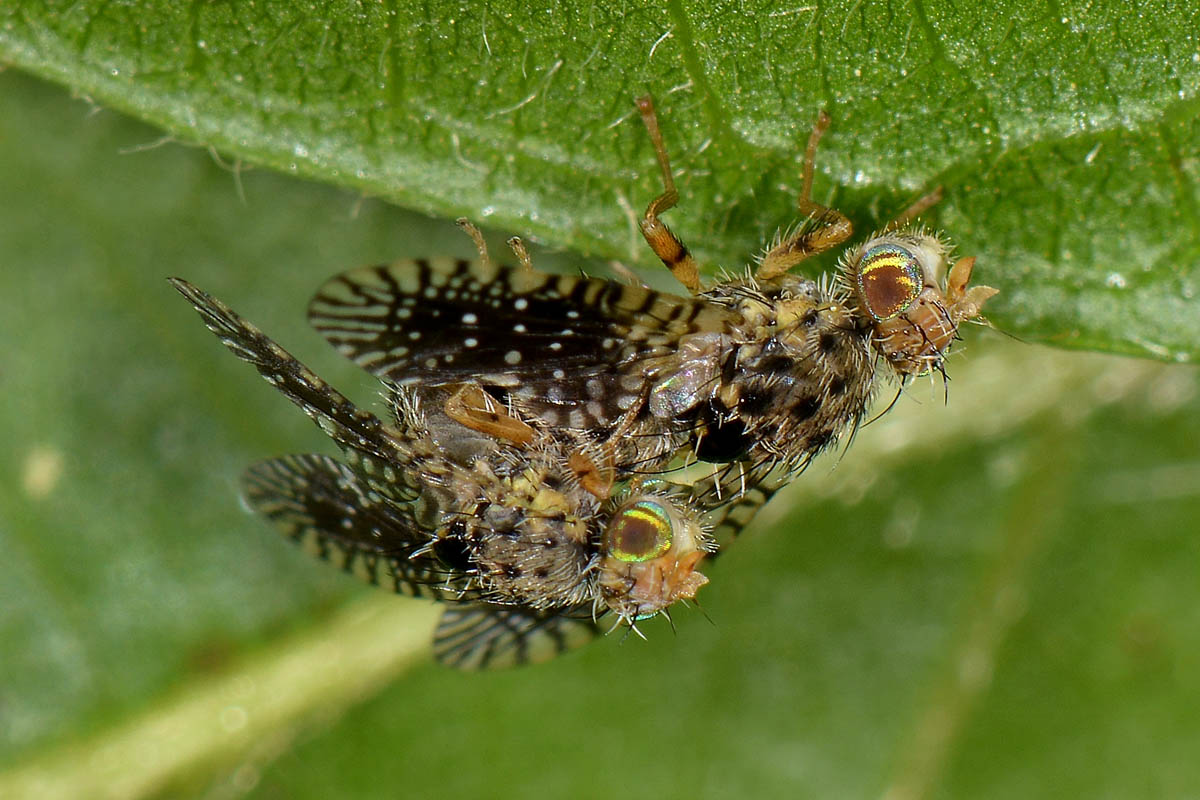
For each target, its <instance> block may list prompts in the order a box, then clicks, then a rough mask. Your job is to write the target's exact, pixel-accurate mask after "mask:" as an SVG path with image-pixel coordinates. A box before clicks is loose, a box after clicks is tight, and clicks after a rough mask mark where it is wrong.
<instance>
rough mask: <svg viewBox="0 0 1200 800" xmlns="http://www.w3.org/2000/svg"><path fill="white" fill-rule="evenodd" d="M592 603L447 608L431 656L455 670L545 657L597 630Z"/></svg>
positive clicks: (590, 636) (498, 666)
mask: <svg viewBox="0 0 1200 800" xmlns="http://www.w3.org/2000/svg"><path fill="white" fill-rule="evenodd" d="M590 609H591V605H590V604H589V605H588V606H587V608H586V609H585V608H583V607H580V608H577V609H574V610H573V611H572V612H571V613H566V614H563V613H559V614H553V613H539V612H537V611H533V610H531V609H526V608H521V607H518V606H497V605H477V606H451V607H449V608H447V609H446V610H445V611H443V612H442V619H441V621H440V622H439V623H438V626H437V631H436V632H435V633H434V635H433V657H434V658H436V659H437V660H438V661H440V662H441V663H443V664H445V665H446V666H449V667H455V668H456V669H466V670H473V669H503V668H505V667H516V666H520V665H522V664H538V663H541V662H543V661H549V660H550V659H552V658H554V657H555V656H557V655H558V654H559V653H563V652H565V651H567V650H572V649H574V648H576V647H579V646H581V645H584V644H586V643H588V642H590V641H591V640H592V639H594V638H595V637H596V635H597V634H598V633H599V632H600V631H599V628H598V627H597V625H596V623H595V622H593V621H592V618H591V614H590Z"/></svg>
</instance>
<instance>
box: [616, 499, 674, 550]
mask: <svg viewBox="0 0 1200 800" xmlns="http://www.w3.org/2000/svg"><path fill="white" fill-rule="evenodd" d="M671 531H672V524H671V516H670V514H669V513H668V512H667V509H666V508H664V507H663V505H662V504H661V503H657V502H655V501H653V500H639V501H637V502H635V503H632V504H631V505H629V506H627V507H625V508H623V509H621V510H620V511H618V512H617V514H615V515H614V516H613V520H612V522H611V523H609V526H608V530H607V532H606V533H605V545H606V548H607V549H608V551H609V553H610V554H611V555H612V556H613V557H614V558H617V559H620V560H621V561H626V562H631V563H637V562H642V561H650V560H653V559H655V558H658V557H659V556H661V555H662V554H663V553H665V552H667V551H668V550H670V549H671V538H672V537H671Z"/></svg>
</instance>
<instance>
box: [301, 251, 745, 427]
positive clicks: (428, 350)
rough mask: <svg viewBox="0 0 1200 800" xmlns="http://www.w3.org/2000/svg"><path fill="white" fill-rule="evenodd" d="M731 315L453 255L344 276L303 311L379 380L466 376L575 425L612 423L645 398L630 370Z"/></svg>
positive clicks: (427, 381)
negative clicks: (579, 420)
mask: <svg viewBox="0 0 1200 800" xmlns="http://www.w3.org/2000/svg"><path fill="white" fill-rule="evenodd" d="M731 319H732V316H731V315H730V313H729V312H728V311H727V310H726V309H724V308H721V307H719V306H716V305H714V304H711V303H707V302H704V301H702V300H696V299H691V298H684V297H677V296H674V295H670V294H664V293H661V292H655V291H653V290H651V289H646V288H643V287H638V286H624V285H621V284H618V283H614V282H612V281H607V280H601V279H597V278H585V277H581V276H569V275H548V274H545V273H540V272H537V271H535V270H532V269H529V268H525V267H515V268H514V267H497V266H494V265H491V264H485V263H484V262H481V261H465V260H453V259H429V260H424V259H422V260H413V261H399V262H396V263H394V264H390V265H387V266H380V267H368V268H365V269H358V270H354V271H351V272H347V273H345V274H343V275H340V276H338V277H336V278H333V279H332V280H330V281H328V282H327V283H326V284H325V285H324V286H322V287H321V289H320V291H319V292H318V293H317V295H316V296H315V297H314V298H313V300H312V303H311V304H310V306H309V320H310V321H311V322H312V324H313V326H314V327H315V328H316V329H317V330H318V331H319V332H320V333H321V334H322V335H323V336H324V337H325V338H326V339H327V340H328V341H329V342H330V343H331V344H332V345H333V346H334V347H335V348H337V350H338V351H339V352H340V353H342V354H343V355H345V356H346V357H348V358H350V359H351V360H353V361H354V362H355V363H357V364H359V365H360V366H362V367H363V368H364V369H366V370H367V371H369V372H371V373H372V374H374V375H377V376H378V377H380V378H383V379H386V380H388V381H393V382H395V383H400V384H416V383H419V384H424V385H441V384H450V383H460V382H465V381H472V380H473V381H477V382H479V383H481V384H484V385H486V386H489V387H500V388H503V389H507V390H510V391H513V392H514V393H515V394H516V395H517V396H518V397H519V398H520V399H521V400H522V401H523V405H524V406H525V407H526V408H527V409H528V410H530V411H532V412H534V413H538V414H539V415H540V416H543V418H546V414H544V413H543V412H544V411H545V412H550V411H554V410H559V411H561V410H564V409H573V410H577V411H579V412H580V413H582V412H583V410H585V409H586V411H587V414H588V415H589V416H590V417H591V419H590V420H583V424H582V425H577V426H575V427H588V426H590V425H591V424H593V423H598V424H609V423H612V422H613V421H614V420H616V419H617V418H618V417H619V416H620V414H621V412H622V411H623V410H625V409H626V408H628V407H629V406H630V405H631V404H632V403H633V402H634V400H635V399H636V398H637V397H638V396H639V395H640V393H641V392H642V391H643V388H644V387H643V386H642V383H641V381H640V379H639V377H638V376H637V375H636V374H634V375H632V376H629V377H628V378H627V379H625V380H622V379H623V378H626V375H627V374H628V373H630V372H633V371H635V370H636V367H635V365H636V364H638V363H640V362H643V361H645V360H647V359H653V358H655V357H658V356H668V355H671V354H673V353H674V351H675V348H676V346H677V344H678V341H679V339H680V337H682V336H684V335H686V334H688V333H692V332H697V331H719V330H724V329H725V328H726V327H727V326H728V324H729V323H730V321H731ZM550 421H558V420H557V419H554V418H551V419H550Z"/></svg>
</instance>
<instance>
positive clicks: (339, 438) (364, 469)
mask: <svg viewBox="0 0 1200 800" xmlns="http://www.w3.org/2000/svg"><path fill="white" fill-rule="evenodd" d="M170 282H171V285H173V286H174V287H175V288H176V289H177V290H178V291H179V293H180V294H182V295H183V296H184V297H185V298H187V300H188V301H189V302H190V303H191V304H192V306H193V307H195V309H196V311H198V312H199V313H200V317H201V318H202V319H203V320H204V324H205V325H207V326H208V329H209V330H211V331H212V332H213V333H214V334H216V335H217V338H219V339H220V340H221V343H222V344H224V345H225V346H226V347H227V348H229V350H230V351H232V352H233V354H234V355H236V356H237V357H238V358H240V359H242V360H243V361H245V362H247V363H249V364H251V365H253V366H254V367H255V369H257V370H258V371H259V373H260V374H261V375H262V376H263V377H264V378H265V379H266V380H267V382H268V383H270V384H271V385H272V386H274V387H275V388H276V389H278V390H279V391H280V392H281V393H282V394H283V395H284V396H286V397H287V398H288V399H289V400H291V401H292V402H293V403H295V404H296V405H297V406H299V407H300V409H301V410H302V411H304V413H305V414H308V416H309V417H311V418H312V420H313V421H314V422H316V423H317V426H318V427H320V428H321V430H323V431H324V432H325V433H326V435H328V436H329V437H330V438H331V439H333V440H334V442H335V443H337V445H338V446H339V447H340V448H341V449H342V450H343V451H344V452H345V453H346V454H347V456H349V457H350V459H351V463H353V464H354V465H355V466H356V467H357V468H358V469H359V472H360V473H361V474H364V475H373V476H379V477H378V480H376V481H372V484H373V485H376V486H377V488H382V487H388V484H389V481H388V480H387V479H386V478H384V477H383V476H386V475H391V474H393V473H394V472H395V470H394V469H393V468H394V466H395V465H397V464H407V463H411V462H413V461H414V458H415V454H414V453H413V451H412V450H411V449H410V448H407V447H405V444H404V441H403V440H404V436H403V434H402V432H401V431H399V430H397V429H394V428H390V429H386V432H385V426H384V424H383V423H382V422H381V421H380V419H379V418H378V417H376V416H375V415H374V414H372V413H370V412H368V411H364V410H362V409H360V408H358V407H357V406H355V405H354V403H352V402H351V401H350V400H349V399H347V398H346V397H345V396H344V395H342V394H341V393H340V392H338V391H337V390H336V389H334V388H333V387H332V386H330V385H329V384H327V383H325V381H323V380H321V379H320V378H319V377H317V375H316V374H315V373H313V371H312V370H310V369H309V368H308V367H306V366H304V365H303V364H302V363H300V362H299V361H298V360H296V358H294V357H293V356H292V355H291V354H290V353H288V352H287V351H286V350H284V349H283V348H282V347H280V346H279V345H277V344H276V343H275V342H273V341H271V339H270V338H268V337H267V335H266V334H264V333H263V332H262V331H260V330H259V329H258V328H256V327H254V326H253V325H251V324H250V323H249V322H246V321H245V320H244V319H242V318H241V317H239V316H238V315H237V314H236V313H235V312H234V311H233V309H231V308H229V306H227V305H225V304H224V303H222V302H221V301H220V300H217V299H216V298H215V297H212V296H211V295H209V294H207V293H206V292H203V291H201V290H200V289H197V288H196V287H195V286H193V285H192V284H190V283H188V282H187V281H185V280H182V279H181V278H171V279H170ZM388 488H392V489H394V490H395V491H397V492H403V491H405V490H404V489H403V488H402V487H400V486H398V485H396V486H392V487H388Z"/></svg>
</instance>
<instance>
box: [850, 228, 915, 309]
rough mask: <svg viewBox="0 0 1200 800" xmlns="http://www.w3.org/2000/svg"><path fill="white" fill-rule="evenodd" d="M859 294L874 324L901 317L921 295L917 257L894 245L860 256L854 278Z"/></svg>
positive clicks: (881, 246)
mask: <svg viewBox="0 0 1200 800" xmlns="http://www.w3.org/2000/svg"><path fill="white" fill-rule="evenodd" d="M856 282H857V284H858V294H859V297H860V298H861V299H862V302H863V305H864V306H865V308H866V311H867V313H868V314H870V315H871V316H872V317H873V318H874V319H875V321H876V322H883V321H885V320H889V319H893V318H895V317H898V316H899V315H900V314H903V313H904V312H905V311H907V310H908V308H909V306H911V305H912V303H913V301H914V300H916V299H917V295H918V294H920V293H921V287H922V285H923V282H922V280H921V266H920V263H919V262H918V261H917V257H916V256H914V255H913V254H912V253H910V252H909V251H908V250H906V249H905V248H903V247H900V246H899V245H895V244H881V245H876V246H875V247H872V248H871V249H869V250H867V251H866V252H865V253H863V256H862V259H861V260H860V261H859V269H858V274H857V276H856Z"/></svg>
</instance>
